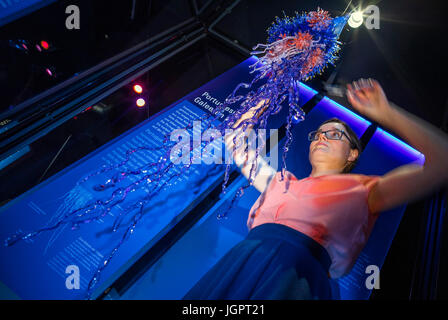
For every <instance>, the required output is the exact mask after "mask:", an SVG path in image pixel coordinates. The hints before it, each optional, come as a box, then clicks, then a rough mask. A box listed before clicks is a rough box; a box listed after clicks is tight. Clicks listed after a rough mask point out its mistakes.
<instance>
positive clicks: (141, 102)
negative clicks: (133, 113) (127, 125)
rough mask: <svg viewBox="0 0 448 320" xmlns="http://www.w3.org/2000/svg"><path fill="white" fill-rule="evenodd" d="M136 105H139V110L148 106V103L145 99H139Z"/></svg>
mask: <svg viewBox="0 0 448 320" xmlns="http://www.w3.org/2000/svg"><path fill="white" fill-rule="evenodd" d="M135 103H136V104H137V106H138V107H139V108H141V107H143V106H144V105H145V104H146V101H145V99H142V98H139V99H137V101H136V102H135Z"/></svg>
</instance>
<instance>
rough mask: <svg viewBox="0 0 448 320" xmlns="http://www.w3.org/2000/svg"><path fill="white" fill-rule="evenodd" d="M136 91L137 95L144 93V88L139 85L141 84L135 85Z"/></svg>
mask: <svg viewBox="0 0 448 320" xmlns="http://www.w3.org/2000/svg"><path fill="white" fill-rule="evenodd" d="M134 91H135V92H136V93H139V94H140V93H142V92H143V88H142V86H141V85H139V84H136V85H134Z"/></svg>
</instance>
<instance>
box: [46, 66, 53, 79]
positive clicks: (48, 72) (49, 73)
mask: <svg viewBox="0 0 448 320" xmlns="http://www.w3.org/2000/svg"><path fill="white" fill-rule="evenodd" d="M45 71H46V72H47V74H48V75H49V76H50V77H51V76H53V72H51V70H50V68H46V69H45Z"/></svg>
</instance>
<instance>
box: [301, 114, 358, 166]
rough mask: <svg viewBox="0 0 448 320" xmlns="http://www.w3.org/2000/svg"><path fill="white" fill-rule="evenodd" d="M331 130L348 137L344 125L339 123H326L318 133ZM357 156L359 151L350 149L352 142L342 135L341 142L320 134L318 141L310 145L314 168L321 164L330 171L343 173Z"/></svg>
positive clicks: (310, 156) (310, 155) (311, 161)
mask: <svg viewBox="0 0 448 320" xmlns="http://www.w3.org/2000/svg"><path fill="white" fill-rule="evenodd" d="M331 129H339V130H342V131H344V132H345V133H346V134H347V135H348V132H347V131H346V129H345V127H344V125H343V124H342V123H338V122H328V123H325V124H323V125H321V126H320V127H319V129H318V131H327V130H331ZM357 156H358V150H357V149H351V148H350V141H349V140H348V138H347V136H345V135H342V138H341V140H331V139H327V137H326V136H325V135H324V134H321V133H319V134H318V139H317V140H316V141H311V143H310V151H309V160H310V163H311V165H312V166H313V167H314V166H316V165H317V164H318V163H320V164H325V167H326V168H328V169H340V170H341V171H342V169H343V168H344V166H345V164H346V163H347V161H354V160H356V157H357Z"/></svg>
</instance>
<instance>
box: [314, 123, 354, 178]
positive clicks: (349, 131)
mask: <svg viewBox="0 0 448 320" xmlns="http://www.w3.org/2000/svg"><path fill="white" fill-rule="evenodd" d="M329 122H337V123H340V124H342V125H343V126H344V128H345V130H347V134H348V136H349V137H350V140H351V143H350V148H351V149H357V150H358V157H356V159H355V160H354V161H347V163H346V165H345V166H344V168H343V170H342V173H349V172H351V171H352V170H353V168H354V167H355V166H356V164H357V163H358V159H359V157H360V156H361V152H362V145H361V141H360V140H359V138H358V136H357V135H356V133H355V132H354V131H353V129H352V128H351V127H350V126H349V125H348V124H347V123H346V122H345V121H342V120H341V119H339V118H336V117H334V118H331V119H328V120H325V121H324V122H322V124H321V125H320V126H319V127H321V126H322V125H324V124H326V123H329Z"/></svg>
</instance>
